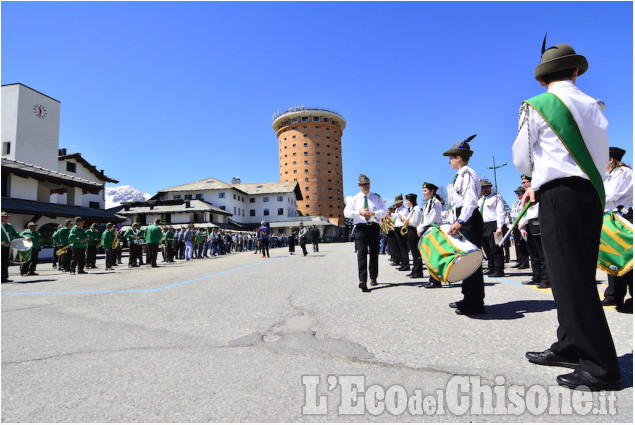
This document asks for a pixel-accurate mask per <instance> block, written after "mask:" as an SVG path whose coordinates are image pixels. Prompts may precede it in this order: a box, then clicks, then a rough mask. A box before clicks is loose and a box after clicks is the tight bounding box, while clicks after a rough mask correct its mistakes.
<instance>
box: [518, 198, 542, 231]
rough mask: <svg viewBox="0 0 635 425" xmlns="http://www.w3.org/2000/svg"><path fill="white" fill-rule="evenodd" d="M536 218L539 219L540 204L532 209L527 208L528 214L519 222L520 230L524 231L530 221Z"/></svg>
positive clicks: (536, 204)
mask: <svg viewBox="0 0 635 425" xmlns="http://www.w3.org/2000/svg"><path fill="white" fill-rule="evenodd" d="M534 218H538V203H537V202H536V203H535V204H534V205H532V206H531V207H529V208H527V213H526V214H525V215H524V216H523V218H521V219H520V221H519V222H518V228H519V229H522V228H523V227H525V226H526V225H527V223H528V222H529V220H532V219H534Z"/></svg>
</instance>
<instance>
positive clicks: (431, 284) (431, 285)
mask: <svg viewBox="0 0 635 425" xmlns="http://www.w3.org/2000/svg"><path fill="white" fill-rule="evenodd" d="M424 287H426V288H427V289H433V288H440V287H441V282H428V283H426V284H425V285H424ZM452 304H454V303H452Z"/></svg>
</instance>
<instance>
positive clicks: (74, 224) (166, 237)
mask: <svg viewBox="0 0 635 425" xmlns="http://www.w3.org/2000/svg"><path fill="white" fill-rule="evenodd" d="M9 217H10V216H9V214H8V213H6V212H4V211H3V212H2V283H7V282H12V280H10V279H9V272H8V266H9V263H10V261H9V260H10V242H11V241H12V240H15V239H24V240H27V241H29V242H30V243H31V244H32V245H31V249H30V250H29V251H28V253H27V254H28V255H29V257H28V258H27V259H25V261H22V262H21V264H20V275H21V276H38V273H37V272H36V268H37V264H38V260H39V252H40V250H41V247H42V242H43V240H44V237H43V236H42V235H41V234H40V233H39V232H38V231H37V225H36V224H35V223H33V222H30V223H28V225H27V229H26V230H24V231H23V232H21V233H18V232H17V231H16V230H15V228H14V227H13V226H12V225H11V223H9ZM84 223H85V222H84V220H83V219H82V218H81V217H76V218H75V220H72V219H67V220H65V222H64V223H63V224H60V225H59V227H58V229H57V230H56V231H55V232H54V233H53V235H52V242H53V247H54V249H53V268H54V269H57V270H58V271H60V272H69V273H70V274H72V275H75V274H86V273H87V271H86V270H87V269H96V268H97V253H98V251H99V252H103V253H104V254H105V255H104V257H105V270H114V268H115V267H117V266H118V265H121V264H123V263H122V253H123V250H124V248H127V249H128V254H129V255H128V267H129V268H133V267H140V266H143V265H149V266H150V267H158V265H157V258H158V254H159V253H161V256H162V261H163V262H165V263H173V262H174V261H175V260H178V259H180V260H185V261H190V260H196V259H205V258H212V257H217V256H222V255H225V254H229V253H234V252H253V253H254V254H262V257H263V258H268V257H269V249H270V248H278V247H287V246H288V247H289V252H290V253H291V254H293V253H295V246H296V244H299V245H300V247H301V248H302V251H303V254H302V255H304V256H306V255H308V251H307V249H306V244H307V242H310V243H312V244H313V252H317V251H319V247H318V246H319V245H318V243H319V240H320V237H321V235H320V231H319V229H318V228H317V226H315V225H313V226H312V227H311V228H310V229H308V230H307V229H305V227H304V224H303V223H300V226H299V228H295V227H292V228H291V231H290V233H289V234H288V235H287V234H282V233H272V232H271V227H270V225H269V223H267V222H266V221H264V220H263V221H262V222H261V224H260V226H259V227H258V228H257V229H256V230H255V231H249V232H248V231H233V230H223V229H220V228H212V229H211V230H210V229H207V228H196V227H195V226H194V225H193V224H189V225H183V226H182V225H179V226H173V225H167V226H166V225H163V226H162V225H161V224H160V220H159V219H157V220H156V221H155V222H154V223H152V224H151V225H149V226H147V227H146V228H142V227H141V225H140V223H133V224H132V226H130V227H127V228H125V229H124V228H122V226H120V225H119V226H117V225H114V224H113V223H108V224H107V225H106V229H105V230H103V231H99V230H98V229H97V224H96V223H92V224H91V225H90V226H89V227H88V228H87V229H85V228H84ZM5 254H6V258H5ZM16 255H17V253H16ZM144 260H145V261H144Z"/></svg>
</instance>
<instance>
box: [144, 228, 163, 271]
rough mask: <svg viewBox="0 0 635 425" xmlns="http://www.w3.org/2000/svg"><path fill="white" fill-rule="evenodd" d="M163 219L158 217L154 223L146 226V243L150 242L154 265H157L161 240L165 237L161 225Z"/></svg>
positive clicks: (150, 254) (151, 257)
mask: <svg viewBox="0 0 635 425" xmlns="http://www.w3.org/2000/svg"><path fill="white" fill-rule="evenodd" d="M159 223H161V219H160V218H157V219H155V220H154V223H153V224H151V225H149V226H148V227H147V228H146V232H145V233H146V243H147V244H148V255H149V257H150V258H149V260H150V263H151V265H152V267H159V266H157V255H158V254H159V242H161V239H162V238H163V232H162V231H161V227H160V226H159Z"/></svg>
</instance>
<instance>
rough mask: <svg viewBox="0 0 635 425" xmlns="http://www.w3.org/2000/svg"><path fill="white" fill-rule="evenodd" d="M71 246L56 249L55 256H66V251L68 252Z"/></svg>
mask: <svg viewBox="0 0 635 425" xmlns="http://www.w3.org/2000/svg"><path fill="white" fill-rule="evenodd" d="M70 247H71V245H70V244H68V245H66V246H63V247H61V248H60V249H58V250H57V251H55V255H64V254H66V251H68V248H70Z"/></svg>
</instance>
